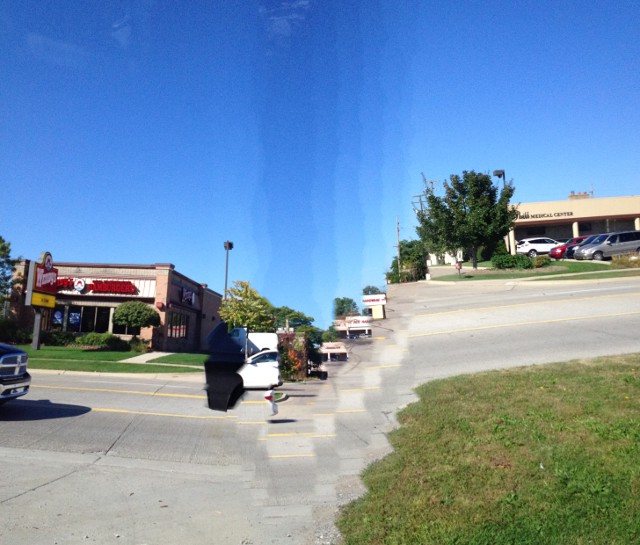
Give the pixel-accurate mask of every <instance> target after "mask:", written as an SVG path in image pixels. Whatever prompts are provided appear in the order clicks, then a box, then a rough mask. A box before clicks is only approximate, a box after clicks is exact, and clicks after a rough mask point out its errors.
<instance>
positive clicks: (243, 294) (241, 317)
mask: <svg viewBox="0 0 640 545" xmlns="http://www.w3.org/2000/svg"><path fill="white" fill-rule="evenodd" d="M220 317H221V318H222V319H223V320H224V321H225V322H226V323H227V325H228V326H229V329H233V328H234V327H247V328H248V329H249V331H263V332H267V333H270V332H275V330H276V326H275V319H274V307H273V305H272V304H271V303H269V301H268V300H267V299H266V298H264V297H262V296H261V295H260V294H259V293H258V292H257V291H256V290H254V289H253V288H252V287H251V284H250V283H249V282H245V281H242V280H238V281H236V282H234V287H232V288H230V289H229V296H228V297H227V299H224V300H223V301H222V304H221V305H220Z"/></svg>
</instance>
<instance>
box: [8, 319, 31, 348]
mask: <svg viewBox="0 0 640 545" xmlns="http://www.w3.org/2000/svg"><path fill="white" fill-rule="evenodd" d="M32 336H33V332H32V331H31V330H29V329H24V328H19V327H18V324H17V323H16V322H14V321H13V320H9V319H2V320H0V341H1V342H4V343H11V344H28V343H30V342H31V337H32Z"/></svg>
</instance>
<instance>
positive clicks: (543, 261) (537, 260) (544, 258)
mask: <svg viewBox="0 0 640 545" xmlns="http://www.w3.org/2000/svg"><path fill="white" fill-rule="evenodd" d="M550 263H551V259H550V258H549V256H548V255H537V256H536V257H534V258H533V266H534V267H535V268H536V269H539V268H540V267H546V266H547V265H549V264H550Z"/></svg>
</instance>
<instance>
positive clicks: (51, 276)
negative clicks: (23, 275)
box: [33, 252, 58, 295]
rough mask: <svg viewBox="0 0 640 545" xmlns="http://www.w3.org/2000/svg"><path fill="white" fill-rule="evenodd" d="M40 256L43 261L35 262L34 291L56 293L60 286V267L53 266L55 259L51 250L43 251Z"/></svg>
mask: <svg viewBox="0 0 640 545" xmlns="http://www.w3.org/2000/svg"><path fill="white" fill-rule="evenodd" d="M40 258H41V261H40V262H39V263H35V268H34V275H33V276H34V277H33V291H37V292H39V293H48V294H50V295H55V294H56V291H57V286H58V269H56V268H55V267H54V266H53V259H52V258H51V254H50V253H49V252H43V253H42V254H41V255H40Z"/></svg>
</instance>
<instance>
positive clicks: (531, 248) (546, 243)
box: [516, 237, 562, 257]
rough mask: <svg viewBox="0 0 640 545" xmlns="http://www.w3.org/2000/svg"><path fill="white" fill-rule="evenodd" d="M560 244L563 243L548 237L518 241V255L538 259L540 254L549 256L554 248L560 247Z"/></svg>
mask: <svg viewBox="0 0 640 545" xmlns="http://www.w3.org/2000/svg"><path fill="white" fill-rule="evenodd" d="M560 244H562V243H561V242H558V241H557V240H553V239H552V238H546V237H537V238H523V239H522V240H520V241H518V245H517V246H516V253H517V254H526V255H528V256H529V257H536V256H537V255H538V254H548V253H549V252H550V251H551V250H552V249H553V248H555V247H556V246H560Z"/></svg>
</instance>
